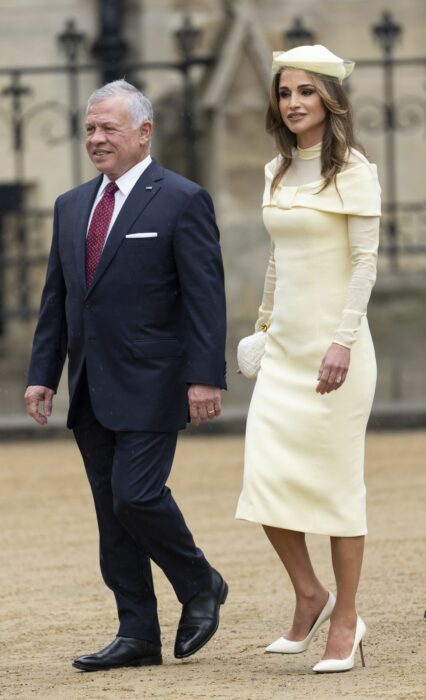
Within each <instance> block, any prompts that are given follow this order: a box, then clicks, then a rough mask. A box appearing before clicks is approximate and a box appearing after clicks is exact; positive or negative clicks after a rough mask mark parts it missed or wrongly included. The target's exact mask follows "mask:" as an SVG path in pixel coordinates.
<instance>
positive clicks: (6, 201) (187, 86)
mask: <svg viewBox="0 0 426 700" xmlns="http://www.w3.org/2000/svg"><path fill="white" fill-rule="evenodd" d="M372 32H373V35H374V37H375V38H376V39H377V40H378V41H379V42H380V46H381V49H382V56H381V58H378V59H375V60H368V61H366V60H361V61H358V62H357V75H358V78H357V80H356V81H355V82H353V83H352V82H351V83H349V89H350V90H351V97H352V101H353V104H354V112H355V119H356V123H357V126H358V129H359V130H360V131H366V132H367V133H369V134H370V136H371V135H372V134H374V135H375V136H377V138H381V139H382V141H383V149H382V153H383V156H382V162H381V168H382V171H384V173H385V183H386V184H385V188H384V198H383V199H384V217H383V222H382V252H383V254H384V255H385V256H387V257H388V260H389V264H390V267H391V269H392V270H393V271H397V270H398V268H399V267H401V266H403V265H405V260H406V259H407V257H408V258H410V259H411V260H418V256H419V255H422V256H424V255H425V253H426V197H423V198H422V197H417V199H415V200H413V201H408V200H407V199H406V198H405V200H404V201H401V199H400V197H399V192H398V178H397V165H399V163H398V164H397V155H396V152H397V141H398V139H399V137H400V135H401V134H406V133H407V132H411V131H413V130H415V129H419V128H420V129H422V135H421V138H422V139H424V136H425V128H426V93H425V85H424V84H423V86H422V88H421V91H420V92H419V94H417V95H415V96H412V95H410V94H405V93H404V92H401V91H400V88H399V74H400V73H401V71H403V70H406V69H415V70H422V69H424V68H425V67H426V57H414V58H412V59H398V58H396V57H395V48H396V42H397V40H398V38H399V37H400V35H401V33H402V27H401V26H400V25H397V24H396V23H395V22H394V21H393V19H392V17H391V15H390V14H389V13H384V14H383V17H382V19H381V21H380V22H379V23H378V24H377V25H375V26H374V27H372ZM199 34H200V32H199V30H197V29H195V28H194V27H193V26H192V24H191V22H190V20H189V18H188V17H186V18H185V20H184V23H183V25H182V27H181V28H180V29H179V30H178V31H177V32H176V40H177V42H178V46H179V58H178V60H177V61H175V62H173V61H167V62H158V61H156V62H139V63H128V62H127V63H126V62H124V59H123V52H121V53H120V51H119V50H118V49H119V48H120V46H121V44H120V41H119V39H118V38H117V37H116V50H115V52H114V51H112V52H111V51H109V53H108V46H109V47H110V48H111V46H112V44H111V42H110V43H108V41H105V42H104V44H105V46H106V47H107V48H106V49H105V51H103V52H102V46H103V44H102V37H101V40H99V41H98V43H97V52H98V53H97V55H98V60H97V61H96V62H94V63H93V62H92V63H85V62H83V61H82V60H81V59H82V57H83V50H84V36H83V34H82V33H81V32H79V31H78V29H77V28H76V25H75V23H74V22H72V21H71V22H68V23H67V25H66V27H65V30H64V31H63V32H62V33H61V34H60V35H59V36H58V41H59V45H60V46H61V48H62V50H63V52H64V56H65V62H64V64H62V65H57V66H46V67H34V66H33V67H31V66H28V67H19V68H16V67H11V68H1V69H0V130H1V132H2V133H1V136H2V142H3V144H6V146H8V148H9V153H8V155H9V158H10V162H11V172H10V173H9V174H8V179H7V181H5V179H4V178H5V174H4V173H3V175H2V178H3V184H0V335H1V333H2V332H3V331H4V325H5V323H6V322H7V320H9V319H12V318H15V319H16V318H17V319H21V320H22V321H26V320H28V319H30V318H32V317H33V316H34V315H35V314H36V313H37V304H38V296H39V286H40V270H41V268H42V267H43V266H44V265H45V263H46V256H47V250H46V245H47V242H48V240H49V235H48V234H47V233H46V231H47V229H48V228H49V227H50V225H51V211H50V209H48V208H37V207H36V206H30V204H29V201H28V200H31V196H29V195H28V189H31V188H30V187H29V185H28V183H29V182H31V181H33V180H34V179H36V180H40V181H42V180H43V177H44V175H43V173H44V163H43V161H42V160H41V162H39V170H38V171H35V170H34V154H33V146H34V142H38V143H39V144H42V145H43V149H45V150H44V152H45V154H46V158H47V154H48V153H50V154H51V153H53V152H54V151H55V148H56V149H57V151H58V153H60V156H59V157H60V160H61V166H62V167H61V177H62V179H63V181H64V187H63V189H66V188H67V187H73V186H75V185H77V184H79V183H80V182H81V181H82V180H83V175H84V163H85V156H84V152H83V146H82V134H81V123H82V118H83V111H84V108H85V107H84V106H83V101H84V99H85V97H86V95H87V94H88V93H89V92H90V90H91V89H93V88H94V87H96V86H97V84H99V82H100V80H102V78H103V79H108V80H110V79H113V78H115V77H117V76H122V75H126V77H127V78H128V79H130V80H132V81H133V82H135V83H136V84H139V85H141V86H144V85H145V84H146V80H147V76H149V75H152V74H153V72H154V73H155V74H156V75H158V73H159V72H160V71H166V72H169V73H170V71H172V72H173V73H174V74H176V75H177V76H180V79H179V81H178V85H179V86H180V87H178V88H177V90H178V91H179V92H180V95H181V99H180V102H179V104H180V109H179V111H178V114H177V117H178V121H179V124H180V138H181V141H182V143H183V145H184V147H183V149H182V154H183V155H184V162H183V163H182V169H183V171H184V173H185V174H186V175H188V176H189V177H190V178H192V179H197V177H198V173H199V169H198V159H199V151H198V141H197V133H198V130H199V128H200V125H201V124H202V117H203V115H202V114H200V113H199V112H197V99H196V91H195V85H194V82H193V68H194V67H195V66H201V67H207V66H209V65H211V64H212V63H213V62H214V60H215V57H214V56H213V55H209V56H197V55H195V54H194V49H195V46H196V43H197V41H198V39H199ZM284 36H285V41H286V44H287V46H289V45H298V44H301V43H310V42H312V41H313V38H314V37H313V33H312V32H310V31H309V30H307V29H306V28H305V27H304V26H303V24H302V22H301V20H296V21H295V24H294V26H293V27H292V28H291V29H290V30H288V31H287V32H286V33H285V35H284ZM372 71H375V72H376V73H377V72H378V75H379V78H377V76H376V83H375V84H377V81H379V85H380V91H379V93H377V90H375V91H374V94H372V93H371V92H370V93H368V92H365V91H364V83H365V82H366V83H367V84H368V81H364V79H363V76H367V75H369V74H371V72H372ZM64 87H65V90H64ZM148 88H149V85H148ZM40 95H44V96H45V97H44V99H41V98H40ZM58 95H65V96H66V98H65V99H64V100H63V99H62V98H58ZM49 157H51V155H50V156H49ZM8 290H14V291H13V292H12V293H11V292H10V291H8Z"/></svg>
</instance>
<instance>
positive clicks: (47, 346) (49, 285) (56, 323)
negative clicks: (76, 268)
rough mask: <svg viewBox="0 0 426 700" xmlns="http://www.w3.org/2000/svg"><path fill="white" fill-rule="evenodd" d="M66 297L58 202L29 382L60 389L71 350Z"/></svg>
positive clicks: (29, 370) (29, 371)
mask: <svg viewBox="0 0 426 700" xmlns="http://www.w3.org/2000/svg"><path fill="white" fill-rule="evenodd" d="M65 297H66V290H65V282H64V277H63V272H62V266H61V261H60V258H59V245H58V206H57V202H56V204H55V212H54V225H53V240H52V246H51V249H50V255H49V262H48V266H47V272H46V281H45V285H44V289H43V294H42V298H41V304H40V314H39V319H38V323H37V327H36V330H35V334H34V340H33V347H32V353H31V360H30V365H29V369H28V381H27V383H28V384H40V385H42V386H47V387H49V388H50V389H53V390H54V391H56V390H57V388H58V384H59V381H60V378H61V374H62V369H63V366H64V362H65V357H66V352H67V342H68V340H67V324H66V318H65Z"/></svg>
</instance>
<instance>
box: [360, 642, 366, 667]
mask: <svg viewBox="0 0 426 700" xmlns="http://www.w3.org/2000/svg"><path fill="white" fill-rule="evenodd" d="M359 653H360V654H361V663H362V665H363V667H364V668H365V660H364V651H363V648H362V639H360V640H359Z"/></svg>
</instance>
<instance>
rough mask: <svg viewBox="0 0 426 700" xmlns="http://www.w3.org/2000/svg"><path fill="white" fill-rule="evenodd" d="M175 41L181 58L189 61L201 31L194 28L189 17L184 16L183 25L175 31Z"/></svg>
mask: <svg viewBox="0 0 426 700" xmlns="http://www.w3.org/2000/svg"><path fill="white" fill-rule="evenodd" d="M174 34H175V39H176V43H177V45H178V48H179V51H180V53H181V54H182V57H183V58H184V59H185V60H186V61H190V60H191V58H192V54H193V53H194V49H195V47H196V45H197V44H198V43H199V41H200V39H201V37H202V30H201V29H198V28H197V27H194V25H193V24H192V20H191V17H190V15H185V17H184V18H183V24H182V26H181V27H179V29H176V31H175V33H174Z"/></svg>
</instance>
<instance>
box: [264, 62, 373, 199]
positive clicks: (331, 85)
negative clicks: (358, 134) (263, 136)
mask: <svg viewBox="0 0 426 700" xmlns="http://www.w3.org/2000/svg"><path fill="white" fill-rule="evenodd" d="M284 70H286V69H285V68H281V70H280V71H279V72H278V73H276V74H275V75H274V77H273V80H272V85H271V92H270V96H269V106H268V111H267V113H266V131H267V132H268V134H270V135H271V136H273V137H274V140H275V144H276V147H277V150H278V153H279V154H280V155H281V157H282V158H281V162H280V164H279V167H278V170H277V172H276V174H275V177H274V179H273V181H272V186H271V192H274V190H275V189H276V187H277V185H278V183H279V181H280V180H281V178H282V177H283V175H284V173H286V171H287V170H288V169H289V167H290V165H291V162H292V159H293V154H292V151H293V149H294V148H295V147H296V146H297V139H296V135H295V134H293V133H292V132H291V131H290V130H289V129H288V128H287V127H286V125H285V124H284V122H283V120H282V117H281V113H280V109H279V101H280V94H279V87H280V79H281V74H282V72H283V71H284ZM306 73H307V75H308V76H309V78H310V80H311V81H312V84H313V85H314V87H315V88H316V90H317V92H318V95H319V96H320V98H321V100H322V103H323V105H324V107H325V111H326V118H325V130H324V136H323V139H322V149H321V175H322V177H323V178H324V184H323V186H322V187H321V189H320V192H321V191H322V190H324V189H325V188H326V187H328V185H329V184H330V183H331V182H332V181H334V182H336V175H337V174H338V173H339V172H340V171H341V170H342V167H343V165H344V163H345V160H346V158H347V155H348V150H350V149H351V148H357V149H358V150H360V151H361V152H362V153H364V150H363V148H362V146H360V145H359V144H358V143H356V142H355V139H354V134H353V123H352V113H351V107H350V104H349V100H348V98H347V96H346V93H345V91H344V90H343V88H342V86H341V85H340V84H339V83H338V82H337V81H334V80H333V79H330V78H327V76H322V75H321V76H320V75H319V74H318V73H311V72H310V71H306Z"/></svg>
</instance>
